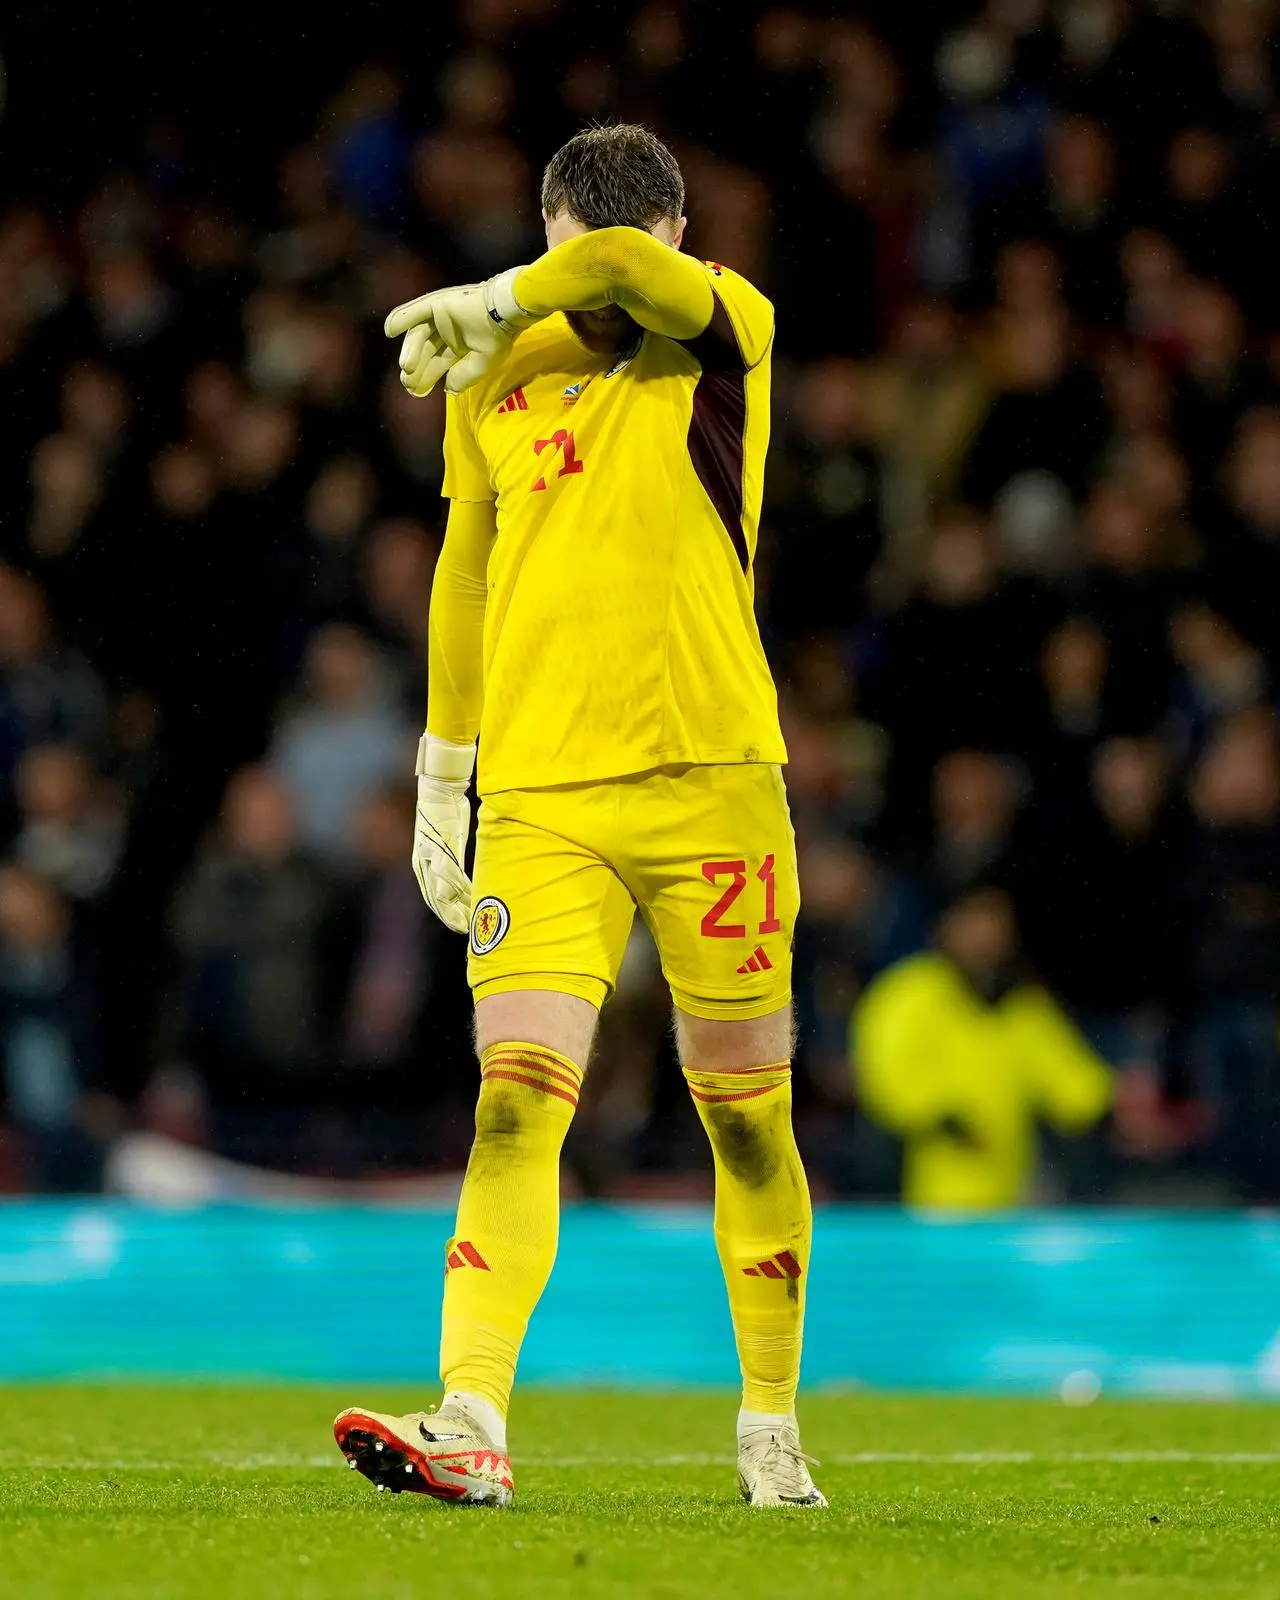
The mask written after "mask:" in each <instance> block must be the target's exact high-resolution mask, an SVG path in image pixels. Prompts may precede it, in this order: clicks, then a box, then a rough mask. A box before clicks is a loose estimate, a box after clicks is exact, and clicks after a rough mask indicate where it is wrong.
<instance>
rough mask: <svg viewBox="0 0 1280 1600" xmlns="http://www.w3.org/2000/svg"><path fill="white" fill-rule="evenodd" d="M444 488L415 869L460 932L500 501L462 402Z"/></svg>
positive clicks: (453, 412) (448, 430)
mask: <svg viewBox="0 0 1280 1600" xmlns="http://www.w3.org/2000/svg"><path fill="white" fill-rule="evenodd" d="M444 493H445V495H446V496H447V497H448V500H449V520H448V524H447V526H446V528H445V536H444V545H443V548H442V549H441V551H440V559H439V560H438V561H437V562H436V570H435V577H434V579H433V580H432V584H431V611H430V616H429V618H428V624H427V631H428V639H427V656H428V662H427V665H428V678H427V731H426V732H425V733H424V734H423V736H422V740H421V742H420V744H419V745H418V764H417V774H418V816H417V823H416V826H415V828H414V833H413V870H414V872H415V874H416V875H417V879H418V885H419V887H420V888H421V890H422V894H423V898H424V899H425V900H426V902H427V904H428V905H429V906H430V907H431V909H432V910H433V911H434V912H435V914H436V915H437V916H438V917H439V918H440V920H441V921H442V922H443V923H445V925H446V926H447V927H450V928H453V929H454V930H455V932H457V933H465V932H466V931H467V924H468V922H469V921H470V918H471V884H470V882H469V881H468V878H467V874H466V867H465V857H466V849H467V834H468V833H469V832H470V830H471V802H470V800H469V799H468V798H467V789H468V787H469V785H470V783H471V773H472V769H473V768H474V767H475V761H476V738H477V736H478V734H479V732H480V713H481V709H482V707H483V704H484V613H485V600H486V597H487V595H488V570H489V556H490V553H491V551H492V549H493V541H494V539H495V537H496V536H497V507H496V505H495V503H494V495H493V485H492V484H491V482H490V480H489V465H488V462H487V461H486V460H485V456H484V451H483V450H482V449H481V448H480V443H479V441H478V439H477V438H476V432H475V428H474V426H473V424H472V421H471V417H470V413H469V409H468V406H467V403H466V401H465V400H453V399H451V400H449V401H448V402H447V404H446V406H445V427H444Z"/></svg>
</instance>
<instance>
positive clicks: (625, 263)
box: [511, 228, 716, 339]
mask: <svg viewBox="0 0 1280 1600" xmlns="http://www.w3.org/2000/svg"><path fill="white" fill-rule="evenodd" d="M511 293H512V295H513V297H514V299H515V300H516V303H517V304H518V305H519V306H520V307H521V308H522V309H523V310H524V311H525V312H526V313H527V314H528V315H530V316H534V317H549V316H550V315H551V314H552V312H555V311H603V310H604V309H605V307H606V306H618V307H620V308H621V309H622V310H623V311H625V312H626V313H627V315H628V316H629V317H631V318H632V319H633V320H634V321H635V322H638V323H639V324H640V326H641V327H642V328H647V329H648V330H649V331H650V332H651V333H660V334H664V335H665V336H666V337H667V338H668V339H696V338H697V337H698V335H699V334H701V333H705V332H706V331H707V328H708V327H709V326H710V324H711V319H712V317H713V316H714V315H715V310H716V297H715V293H714V292H713V290H712V288H711V284H710V281H709V279H708V277H707V272H706V268H705V267H703V265H702V263H701V262H699V261H694V260H693V259H692V258H691V257H689V256H685V255H681V254H680V252H679V251H678V250H673V249H672V248H671V247H670V245H666V244H663V243H662V242H661V241H660V240H658V239H655V238H654V236H653V235H652V234H651V233H646V232H645V231H644V230H643V229H642V228H596V229H593V230H592V231H591V232H589V233H580V234H578V235H576V236H575V237H574V238H572V239H566V240H565V242H564V243H563V244H558V245H557V246H556V247H555V249H554V250H548V251H547V253H546V254H545V255H543V256H540V257H539V258H538V260H537V261H535V262H534V263H533V264H532V265H531V266H528V267H522V268H519V269H518V270H517V272H516V274H515V276H514V278H513V280H512V284H511Z"/></svg>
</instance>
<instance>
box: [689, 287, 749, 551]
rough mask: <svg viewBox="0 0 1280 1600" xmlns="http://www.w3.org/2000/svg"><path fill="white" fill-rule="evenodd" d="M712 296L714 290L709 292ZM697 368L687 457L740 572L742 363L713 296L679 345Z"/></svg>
mask: <svg viewBox="0 0 1280 1600" xmlns="http://www.w3.org/2000/svg"><path fill="white" fill-rule="evenodd" d="M712 293H713V294H714V293H715V291H714V290H713V291H712ZM681 343H682V344H683V345H684V347H685V349H686V350H688V352H689V354H690V355H691V356H693V357H694V358H695V359H696V360H697V361H698V362H699V364H700V365H701V367H702V371H701V372H700V373H699V374H698V381H697V383H696V384H695V385H694V389H693V413H692V415H691V416H690V418H689V434H688V439H687V441H686V442H687V445H688V449H689V459H690V461H692V463H693V470H694V471H695V472H696V473H697V475H698V481H699V483H701V485H702V487H703V488H704V489H705V490H706V491H707V495H708V497H709V498H710V500H711V504H712V505H713V506H714V507H715V508H716V514H717V516H719V518H720V520H721V522H723V523H724V527H725V532H726V533H727V534H728V535H729V540H730V542H731V543H732V545H733V549H734V554H735V555H736V556H737V558H738V565H739V566H740V567H741V568H742V570H743V572H745V571H746V570H747V568H748V567H749V566H750V565H751V557H750V555H749V554H748V551H747V534H746V529H745V528H744V527H743V526H742V466H743V455H744V452H745V449H746V436H747V363H746V361H745V359H744V357H743V354H742V349H741V346H740V345H739V344H738V336H737V334H736V333H735V332H734V330H733V324H732V323H731V322H730V320H729V314H728V312H727V311H726V310H725V309H724V306H723V305H722V304H721V301H720V296H719V295H715V309H714V310H713V311H712V313H711V321H710V322H709V323H708V324H707V326H706V328H705V329H704V330H703V331H702V332H701V333H700V334H698V336H697V337H696V338H694V339H684V340H682V341H681Z"/></svg>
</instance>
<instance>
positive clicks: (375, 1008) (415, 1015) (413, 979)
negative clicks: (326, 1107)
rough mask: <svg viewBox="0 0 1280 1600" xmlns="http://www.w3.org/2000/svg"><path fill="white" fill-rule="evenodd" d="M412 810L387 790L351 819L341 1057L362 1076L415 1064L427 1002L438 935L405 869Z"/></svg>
mask: <svg viewBox="0 0 1280 1600" xmlns="http://www.w3.org/2000/svg"><path fill="white" fill-rule="evenodd" d="M413 811H414V800H413V791H412V790H404V791H402V790H396V789H386V790H383V791H381V792H379V793H376V794H374V795H372V796H370V798H369V799H367V800H365V802H364V803H363V805H362V806H361V808H360V810H359V812H358V813H357V815H356V818H355V842H356V849H357V852H358V860H359V864H360V867H361V869H362V883H361V892H360V896H359V905H358V910H357V915H356V929H355V940H354V960H353V963H352V975H351V981H350V985H349V988H348V991H347V997H346V1005H345V1011H344V1014H343V1019H342V1062H343V1065H344V1066H345V1067H346V1068H348V1069H349V1070H351V1069H354V1070H359V1071H361V1072H362V1074H367V1073H368V1071H369V1069H377V1070H379V1071H394V1070H398V1071H400V1072H402V1073H404V1072H410V1071H413V1070H414V1068H415V1066H416V1064H417V1063H416V1054H417V1048H418V1045H419V1043H420V1039H419V1034H418V1029H419V1025H420V1021H421V1018H422V1016H423V1014H424V1013H425V1011H426V1009H427V1006H428V1005H429V1003H430V1000H431V991H432V987H433V985H432V973H431V958H432V951H433V947H434V946H436V945H437V944H438V943H439V942H440V935H439V934H438V932H437V929H438V927H439V925H438V924H437V923H435V922H434V921H430V919H429V917H428V913H427V910H426V907H425V905H424V904H423V900H422V894H421V892H420V891H419V889H418V885H417V883H416V882H415V880H414V877H413V874H412V872H406V871H405V863H406V862H407V861H409V860H410V858H411V856H412V852H413ZM429 921H430V926H429V925H428V924H429ZM365 1081H366V1082H367V1077H366V1079H365Z"/></svg>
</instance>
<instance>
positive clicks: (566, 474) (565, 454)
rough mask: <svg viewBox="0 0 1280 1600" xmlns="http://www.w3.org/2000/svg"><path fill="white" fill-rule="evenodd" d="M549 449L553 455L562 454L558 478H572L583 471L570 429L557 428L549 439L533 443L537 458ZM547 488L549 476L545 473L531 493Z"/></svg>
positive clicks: (538, 479) (540, 475) (541, 475)
mask: <svg viewBox="0 0 1280 1600" xmlns="http://www.w3.org/2000/svg"><path fill="white" fill-rule="evenodd" d="M548 449H549V450H551V451H552V452H553V453H554V452H555V451H559V452H560V470H559V472H557V473H556V477H557V478H571V477H572V476H573V474H574V473H575V472H581V471H582V463H581V461H579V460H578V447H577V446H576V445H575V444H574V442H573V434H572V433H571V432H570V431H569V429H568V428H557V429H556V431H555V432H554V433H553V434H552V435H551V437H550V438H549V439H535V440H534V441H533V453H534V455H535V456H540V455H541V454H542V452H543V451H544V450H548ZM546 486H547V476H546V473H545V471H544V472H542V473H540V474H539V476H538V478H537V481H536V482H535V483H534V485H533V488H532V489H531V490H530V493H535V492H536V491H537V490H539V489H545V488H546Z"/></svg>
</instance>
